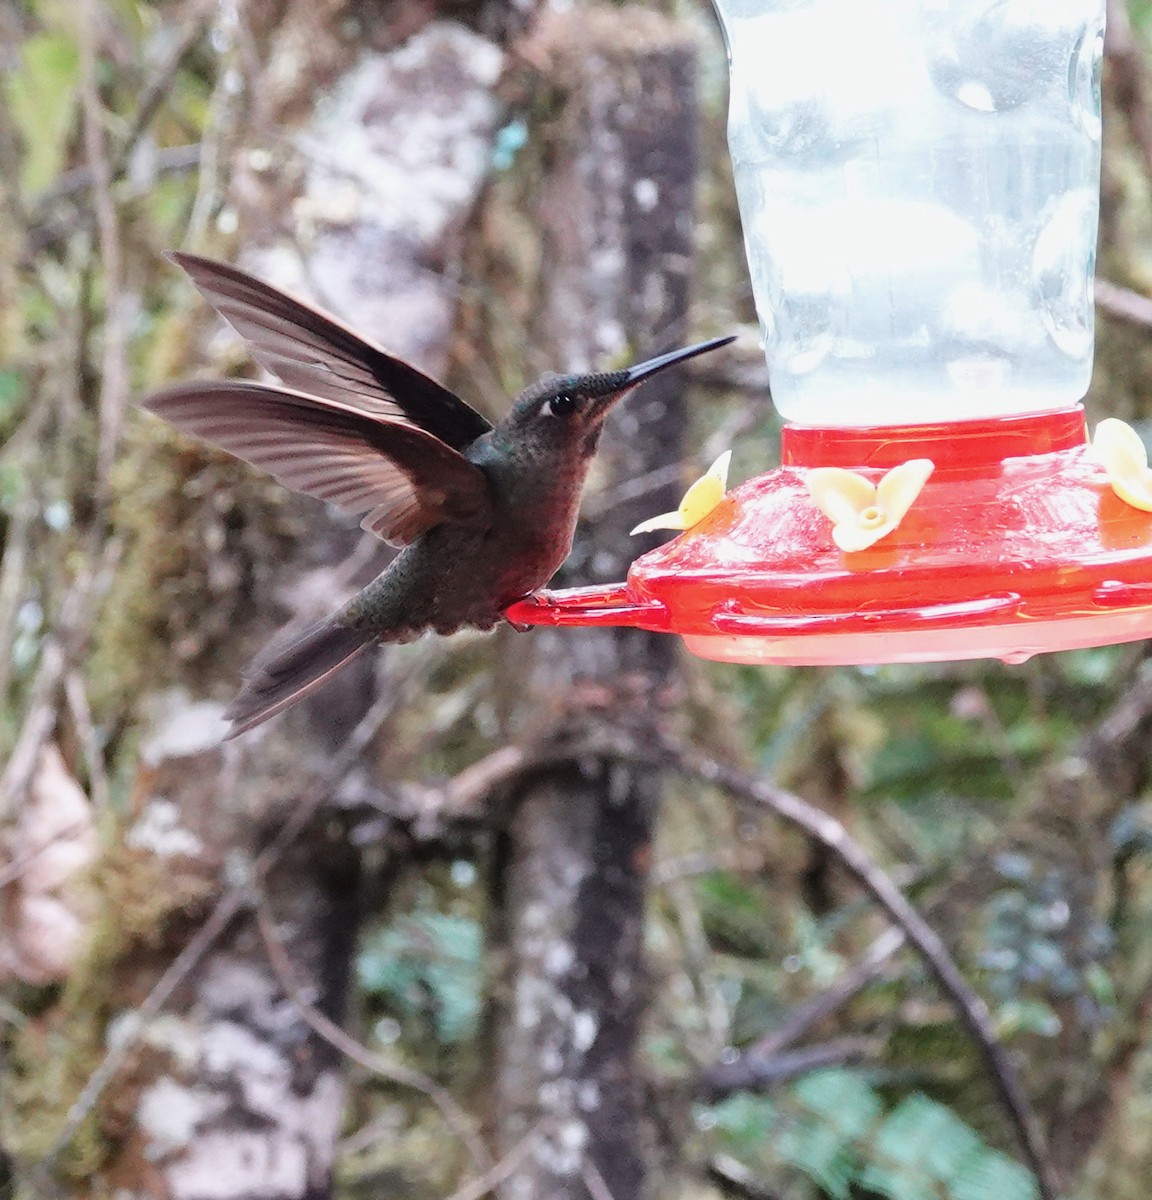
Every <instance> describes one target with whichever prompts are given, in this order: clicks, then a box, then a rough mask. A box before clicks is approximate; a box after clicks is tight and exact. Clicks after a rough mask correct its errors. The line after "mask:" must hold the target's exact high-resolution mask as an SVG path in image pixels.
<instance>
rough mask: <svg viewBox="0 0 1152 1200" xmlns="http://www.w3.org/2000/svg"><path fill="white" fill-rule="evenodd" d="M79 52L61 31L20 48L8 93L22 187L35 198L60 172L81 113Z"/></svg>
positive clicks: (42, 34) (38, 38) (9, 77)
mask: <svg viewBox="0 0 1152 1200" xmlns="http://www.w3.org/2000/svg"><path fill="white" fill-rule="evenodd" d="M79 85H80V52H79V50H78V49H77V47H76V44H75V42H73V41H72V39H71V38H68V37H66V36H64V35H63V34H60V33H41V34H38V35H36V36H34V37H30V38H28V39H27V40H26V41H25V42H24V44H23V45H22V46H21V47H20V53H19V56H18V61H17V64H16V69H15V70H14V71H13V72H11V74H10V75H8V77H7V80H6V87H5V91H6V93H7V98H8V104H9V106H10V108H11V112H12V116H13V119H14V120H15V122H16V128H17V130H18V131H19V133H20V138H21V141H22V142H23V150H24V155H23V164H22V166H21V171H20V186H21V188H22V190H23V192H24V195H25V197H27V198H29V199H30V198H32V197H33V196H35V195H37V194H38V193H40V192H42V191H43V190H44V189H45V188H47V187H48V186H49V185H50V184H51V183H52V182H53V181H54V180H55V179H56V177H57V176H58V175H59V174H60V170H61V168H62V167H63V164H64V159H65V156H66V154H67V152H68V141H69V137H70V135H71V133H72V126H73V122H74V119H75V114H76V96H77V93H78V90H79Z"/></svg>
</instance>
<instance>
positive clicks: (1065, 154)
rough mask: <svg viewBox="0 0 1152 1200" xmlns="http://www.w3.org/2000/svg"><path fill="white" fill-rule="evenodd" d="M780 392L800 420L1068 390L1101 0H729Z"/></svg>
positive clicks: (752, 209) (1078, 335)
mask: <svg viewBox="0 0 1152 1200" xmlns="http://www.w3.org/2000/svg"><path fill="white" fill-rule="evenodd" d="M714 3H715V5H716V8H717V9H718V11H719V13H720V16H721V20H722V23H723V26H724V31H725V37H726V40H727V45H728V55H729V63H730V66H731V98H730V111H729V126H728V133H729V145H730V150H731V154H732V161H733V167H734V170H735V175H736V187H737V192H738V196H739V201H740V212H741V218H742V221H743V225H744V237H745V245H746V249H747V254H748V263H749V267H750V270H751V274H752V283H753V290H754V293H755V296H756V305H757V310H758V313H759V316H760V321H761V326H762V329H763V336H764V346H765V351H766V354H767V357H768V364H769V370H770V376H771V383H772V392H773V397H774V399H775V402H776V405H777V407H778V409H779V410H780V412H781V413H782V414H783V415H784V416H785V417H787V418H788V419H789V420H791V421H793V422H796V423H799V424H805V425H895V424H911V423H920V422H925V421H948V420H965V419H976V418H986V417H991V416H997V415H1001V414H1003V415H1014V414H1021V413H1028V412H1041V411H1045V410H1051V409H1057V408H1063V407H1067V406H1069V405H1072V404H1075V403H1076V402H1077V401H1078V400H1080V399H1081V397H1082V396H1083V395H1084V393H1085V392H1086V391H1087V388H1088V383H1089V379H1090V376H1091V370H1092V347H1093V313H1092V275H1093V268H1094V260H1095V248H1096V227H1097V217H1098V208H1099V180H1100V62H1101V56H1102V49H1103V32H1104V0H714Z"/></svg>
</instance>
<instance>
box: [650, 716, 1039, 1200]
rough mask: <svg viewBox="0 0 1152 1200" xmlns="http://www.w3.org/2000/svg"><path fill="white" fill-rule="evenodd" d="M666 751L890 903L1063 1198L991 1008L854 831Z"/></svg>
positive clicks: (686, 752) (670, 745) (760, 784)
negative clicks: (771, 816) (820, 849)
mask: <svg viewBox="0 0 1152 1200" xmlns="http://www.w3.org/2000/svg"><path fill="white" fill-rule="evenodd" d="M662 749H663V751H664V753H665V754H666V756H667V758H668V759H670V760H671V762H672V764H673V765H674V766H675V767H676V768H678V769H679V770H680V771H682V772H684V773H686V774H689V775H694V776H696V777H697V778H698V779H701V780H704V781H705V782H707V783H710V784H712V785H714V786H716V787H719V788H721V789H722V790H724V791H726V792H729V793H730V794H731V795H732V796H734V797H736V798H737V799H739V800H741V801H743V802H745V803H750V804H754V805H756V806H758V807H766V808H769V809H771V810H772V812H774V813H776V815H777V816H779V817H781V818H783V819H784V820H786V821H788V822H789V823H790V824H792V825H795V826H796V827H797V828H799V829H801V830H803V831H804V833H806V834H807V835H808V836H809V837H810V838H812V839H813V840H815V841H817V842H819V843H820V845H822V846H825V847H827V848H828V849H829V850H831V851H832V852H833V854H835V855H836V857H837V858H838V859H839V860H840V862H841V863H842V864H843V865H844V866H845V867H846V868H847V870H848V871H849V873H850V874H851V875H853V876H854V877H855V879H856V880H857V881H858V882H859V883H860V884H861V886H862V887H863V888H864V889H865V891H867V892H868V893H869V895H871V896H872V898H873V899H874V900H876V901H877V903H879V904H880V905H881V907H882V908H884V910H885V911H886V912H887V913H888V915H889V916H890V917H891V918H892V920H893V921H894V922H895V923H896V924H897V925H898V926H899V927H900V928H901V929H902V930H903V931H904V934H905V936H906V937H907V938H908V940H909V942H911V944H912V945H913V946H915V947H916V949H917V950H918V951H919V952H920V954H921V956H922V957H923V958H924V960H925V962H926V963H927V965H928V967H929V969H930V970H931V972H932V973H933V974H934V975H935V976H936V979H937V981H938V982H939V984H940V986H941V987H942V988H943V989H944V991H945V993H946V994H947V995H948V996H949V997H950V998H951V1000H952V1002H953V1004H954V1005H955V1006H956V1009H957V1011H958V1012H959V1014H960V1018H961V1020H962V1021H963V1023H964V1024H965V1025H966V1026H967V1028H968V1032H969V1033H970V1034H971V1036H972V1038H973V1040H974V1041H975V1042H976V1044H977V1045H978V1046H979V1048H980V1051H981V1053H982V1054H983V1056H984V1060H985V1062H986V1063H987V1065H988V1069H989V1072H990V1073H991V1076H992V1080H993V1083H994V1086H995V1088H996V1091H997V1092H998V1093H999V1096H1000V1099H1001V1102H1002V1103H1003V1104H1004V1107H1005V1108H1006V1109H1007V1111H1008V1113H1009V1115H1010V1117H1011V1119H1012V1123H1013V1125H1014V1126H1015V1128H1016V1134H1017V1137H1018V1139H1019V1141H1020V1145H1021V1148H1022V1150H1023V1152H1024V1156H1025V1158H1026V1159H1027V1161H1028V1165H1029V1166H1030V1167H1031V1169H1032V1171H1033V1172H1034V1174H1035V1175H1036V1180H1037V1183H1038V1184H1039V1187H1040V1192H1041V1196H1042V1197H1043V1200H1056V1197H1057V1195H1058V1193H1059V1190H1060V1189H1059V1185H1058V1182H1057V1180H1056V1178H1055V1172H1054V1170H1053V1167H1052V1165H1051V1163H1050V1162H1049V1160H1048V1155H1047V1151H1046V1149H1045V1147H1044V1141H1043V1136H1042V1134H1041V1131H1040V1122H1039V1120H1038V1119H1037V1117H1036V1114H1035V1112H1034V1111H1033V1109H1032V1105H1031V1103H1030V1102H1029V1100H1028V1098H1027V1096H1026V1095H1025V1093H1024V1089H1023V1087H1022V1086H1021V1084H1020V1081H1019V1079H1018V1077H1017V1075H1016V1071H1015V1068H1014V1067H1013V1065H1012V1062H1011V1060H1010V1059H1009V1057H1008V1055H1007V1053H1006V1052H1005V1050H1004V1048H1003V1046H1001V1045H1000V1042H999V1040H998V1039H997V1037H996V1033H995V1030H994V1029H993V1027H992V1018H991V1014H990V1013H989V1011H988V1006H987V1005H986V1004H985V1003H984V1001H983V1000H982V999H981V998H980V996H978V995H977V994H976V992H974V991H973V990H972V988H970V987H969V986H968V982H967V981H966V980H965V978H964V976H963V974H962V973H961V971H960V968H959V967H958V966H957V965H956V961H955V960H954V959H953V957H952V955H951V954H950V953H949V951H948V948H947V947H946V946H945V945H944V943H943V941H942V940H941V939H940V937H939V935H938V934H937V933H936V931H935V930H934V929H932V928H931V926H929V925H928V924H927V922H926V921H925V920H924V919H923V918H922V917H921V916H920V914H919V913H918V912H917V911H916V910H915V909H914V908H913V907H912V905H911V904H910V903H909V901H908V900H907V899H906V898H905V896H904V895H903V893H902V892H901V891H900V889H899V888H898V887H897V886H896V885H895V884H894V883H893V882H892V880H891V879H890V878H889V876H888V875H887V874H886V873H885V872H884V871H883V869H882V868H881V867H880V865H879V864H878V863H877V862H876V861H875V860H874V859H873V858H872V856H871V855H870V854H869V853H868V852H867V851H866V850H865V849H864V847H863V846H861V845H860V843H859V842H857V841H856V840H855V839H854V838H853V837H851V836H850V835H849V833H848V831H847V830H846V829H845V828H844V826H843V825H842V824H841V823H840V822H839V821H837V820H836V819H835V818H833V817H830V816H829V815H828V814H827V813H825V812H822V811H821V810H820V809H818V808H816V807H815V806H814V805H811V804H809V803H808V802H807V801H806V800H802V799H801V798H800V797H799V796H796V795H793V794H792V793H790V792H786V791H784V790H783V789H782V788H778V787H776V786H774V785H773V784H771V783H768V782H766V781H765V780H761V779H757V778H755V777H754V776H750V775H747V774H745V773H744V772H743V771H739V770H737V769H736V768H735V767H732V766H729V765H728V764H726V763H721V762H719V761H718V760H716V759H712V758H708V757H706V756H705V755H702V754H699V753H697V752H695V751H693V750H690V749H688V748H686V747H684V746H682V745H680V744H679V743H677V742H674V741H672V740H670V739H665V740H664V741H663V743H662Z"/></svg>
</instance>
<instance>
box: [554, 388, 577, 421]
mask: <svg viewBox="0 0 1152 1200" xmlns="http://www.w3.org/2000/svg"><path fill="white" fill-rule="evenodd" d="M576 407H577V406H576V397H575V396H570V395H569V394H568V393H567V392H561V393H560V395H559V396H553V397H552V399H551V400H549V401H548V411H549V412H550V413H551V414H552V416H554V417H569V416H571V415H572V414H573V413H574V412H575V411H576Z"/></svg>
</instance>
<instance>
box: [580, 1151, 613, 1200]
mask: <svg viewBox="0 0 1152 1200" xmlns="http://www.w3.org/2000/svg"><path fill="white" fill-rule="evenodd" d="M580 1178H581V1179H583V1180H584V1186H585V1187H586V1188H587V1189H588V1195H589V1196H591V1197H592V1200H615V1197H613V1195H612V1192H611V1191H610V1190H609V1187H608V1185H607V1184H606V1183H605V1182H604V1176H603V1175H601V1174H600V1169H599V1167H597V1166H596V1164H595V1163H594V1162H593V1161H592V1160H591V1159H590V1158H586V1159H585V1160H584V1163H583V1165H582V1166H581V1168H580Z"/></svg>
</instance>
